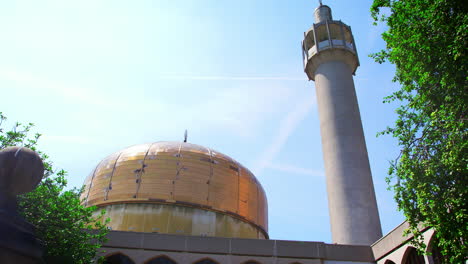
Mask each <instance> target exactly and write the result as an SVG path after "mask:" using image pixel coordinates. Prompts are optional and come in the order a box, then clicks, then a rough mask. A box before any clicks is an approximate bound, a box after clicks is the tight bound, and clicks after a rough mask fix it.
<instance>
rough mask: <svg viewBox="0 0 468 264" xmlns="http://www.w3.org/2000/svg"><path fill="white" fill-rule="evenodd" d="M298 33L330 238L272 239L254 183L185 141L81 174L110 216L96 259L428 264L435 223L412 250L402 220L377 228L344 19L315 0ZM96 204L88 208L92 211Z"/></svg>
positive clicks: (263, 199)
mask: <svg viewBox="0 0 468 264" xmlns="http://www.w3.org/2000/svg"><path fill="white" fill-rule="evenodd" d="M314 15H315V23H314V24H313V26H312V27H311V29H309V30H308V31H307V32H305V34H304V41H303V45H302V47H303V57H304V71H305V73H306V75H307V76H308V78H309V80H313V81H315V86H316V91H317V100H318V107H319V116H320V129H321V135H322V149H323V155H324V162H325V170H326V179H327V193H328V201H329V211H330V221H331V228H332V241H333V244H327V243H323V242H304V241H283V240H271V239H269V236H268V202H267V194H266V193H265V191H264V189H263V187H262V185H261V184H260V182H259V181H258V180H257V179H256V178H255V176H254V175H253V173H252V172H250V171H249V169H247V168H246V167H244V166H242V165H241V164H240V163H239V162H237V161H236V160H234V159H233V158H231V157H229V156H227V155H224V154H222V153H221V152H218V151H216V150H212V149H210V148H206V147H203V146H199V145H195V144H190V143H187V142H155V143H150V144H141V145H135V146H131V147H129V148H126V149H124V150H121V151H118V152H116V153H113V154H111V155H109V156H108V157H106V158H104V159H103V160H102V161H101V162H100V163H99V164H98V165H97V166H96V168H95V169H94V170H93V171H92V172H91V174H90V175H89V176H88V177H87V178H86V180H85V186H86V187H85V188H86V189H85V191H84V192H83V194H82V200H83V203H84V204H85V205H87V206H97V207H98V208H99V210H100V209H105V211H106V215H105V216H104V217H105V218H107V217H108V218H110V222H109V223H108V227H109V229H110V232H109V234H108V239H109V240H108V242H106V243H105V244H104V245H103V247H102V252H101V253H100V254H101V255H102V256H104V257H105V263H113V264H117V263H122V264H133V263H137V264H176V263H178V264H192V263H193V264H213V263H218V264H221V263H222V264H224V263H226V264H267V263H268V264H270V263H271V264H364V263H379V264H392V263H417V264H419V263H430V264H432V263H434V264H437V263H439V262H440V254H439V253H438V250H437V248H436V247H435V246H432V244H434V243H433V237H434V232H433V230H431V229H427V230H424V239H425V242H426V244H427V245H428V247H427V250H428V251H430V252H433V254H432V256H419V255H418V254H417V252H416V250H415V249H414V248H413V247H411V245H410V244H409V243H408V242H409V241H410V240H411V237H405V236H403V231H404V230H405V229H406V228H407V224H406V223H403V224H401V225H399V226H398V227H396V228H395V229H394V230H392V231H391V232H390V233H388V234H387V235H385V236H382V231H381V227H380V219H379V214H378V209H377V203H376V199H375V193H374V187H373V183H372V176H371V171H370V166H369V160H368V154H367V149H366V144H365V139H364V133H363V129H362V124H361V119H360V114H359V107H358V103H357V99H356V92H355V88H354V82H353V75H354V73H355V71H356V68H357V67H358V66H359V59H358V55H357V49H356V44H355V42H354V38H353V34H352V32H351V28H350V27H349V26H348V25H346V24H344V23H343V22H341V21H336V20H333V18H332V13H331V9H330V8H329V7H328V6H326V5H322V4H320V6H319V7H318V8H317V9H316V10H315V13H314ZM98 213H99V212H96V215H97V214H98Z"/></svg>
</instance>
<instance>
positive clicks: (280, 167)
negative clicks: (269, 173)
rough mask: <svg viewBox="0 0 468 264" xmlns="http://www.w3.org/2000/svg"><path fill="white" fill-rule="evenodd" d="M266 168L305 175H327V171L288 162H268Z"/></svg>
mask: <svg viewBox="0 0 468 264" xmlns="http://www.w3.org/2000/svg"><path fill="white" fill-rule="evenodd" d="M265 168H267V169H273V170H278V171H283V172H287V173H294V174H304V175H309V176H314V177H324V176H325V173H324V172H323V171H321V170H313V169H307V168H301V167H295V166H292V165H288V164H268V165H267V166H265Z"/></svg>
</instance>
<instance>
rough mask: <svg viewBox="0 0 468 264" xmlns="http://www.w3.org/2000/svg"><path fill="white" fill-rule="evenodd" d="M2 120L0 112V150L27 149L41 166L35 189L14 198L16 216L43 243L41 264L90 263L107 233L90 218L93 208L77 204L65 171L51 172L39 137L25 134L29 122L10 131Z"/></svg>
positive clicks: (3, 117) (78, 190)
mask: <svg viewBox="0 0 468 264" xmlns="http://www.w3.org/2000/svg"><path fill="white" fill-rule="evenodd" d="M5 120H6V117H5V116H4V115H3V114H2V113H1V112H0V149H3V148H6V147H8V146H24V147H27V148H30V149H32V150H34V151H36V152H38V153H39V155H40V156H41V158H42V160H43V162H44V165H45V172H44V177H43V179H42V181H41V183H40V184H39V186H38V187H37V188H36V189H35V190H34V191H32V192H30V193H27V194H24V195H21V196H20V197H19V199H18V204H19V210H20V213H21V214H22V215H23V216H24V217H25V219H26V220H27V221H28V222H30V223H32V224H33V225H34V226H35V227H36V235H37V237H38V238H39V239H40V240H42V241H43V243H44V244H45V247H46V250H45V258H44V260H45V262H46V263H91V262H92V261H93V259H94V258H95V257H96V253H97V249H98V248H99V247H100V246H101V244H102V243H103V242H104V241H105V236H106V234H107V229H106V227H105V226H104V225H103V224H102V223H101V221H98V219H96V218H94V217H93V216H92V213H93V211H95V210H96V208H95V207H87V208H86V207H84V206H82V205H81V204H80V198H79V197H80V193H81V192H82V191H83V188H82V189H77V188H73V189H69V190H67V189H66V186H67V180H66V172H65V171H64V170H60V171H56V170H54V169H53V166H52V165H53V164H52V162H50V160H49V157H48V156H47V155H46V154H44V153H43V152H41V151H38V150H37V148H36V146H37V141H38V139H39V138H40V136H41V135H40V134H35V135H34V136H33V137H30V136H29V135H28V133H30V130H31V128H32V127H33V124H32V123H29V124H26V125H23V124H21V123H16V124H15V125H14V126H13V129H11V130H5V129H4V128H3V127H2V125H4V123H5ZM90 229H95V230H94V231H93V232H90V231H89V230H90Z"/></svg>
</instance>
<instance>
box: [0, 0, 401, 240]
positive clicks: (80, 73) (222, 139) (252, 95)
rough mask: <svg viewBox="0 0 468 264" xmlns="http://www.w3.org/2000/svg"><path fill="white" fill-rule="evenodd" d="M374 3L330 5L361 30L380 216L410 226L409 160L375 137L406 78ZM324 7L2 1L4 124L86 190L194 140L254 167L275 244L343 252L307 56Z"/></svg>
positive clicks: (158, 0) (359, 76)
mask: <svg viewBox="0 0 468 264" xmlns="http://www.w3.org/2000/svg"><path fill="white" fill-rule="evenodd" d="M371 2H372V1H371V0H361V1H349V0H348V1H345V0H336V1H331V0H329V1H324V4H328V5H329V6H330V7H331V8H332V10H333V16H334V19H336V20H342V21H343V22H345V23H347V24H348V25H350V26H351V27H352V30H353V33H354V37H355V40H356V44H357V49H358V53H359V56H360V62H361V67H360V68H358V70H357V73H356V76H355V79H354V80H355V85H356V91H357V95H358V100H359V103H360V110H361V116H362V120H363V126H364V132H365V135H366V141H367V147H368V150H369V156H370V162H371V168H372V173H373V177H374V183H375V189H376V194H377V200H378V206H379V211H380V217H381V220H382V227H383V231H384V233H387V232H388V231H390V230H391V229H392V228H394V227H395V226H396V225H397V224H399V223H400V222H401V221H402V220H403V217H402V216H401V214H400V213H398V212H397V211H396V205H395V203H394V202H393V198H392V197H393V195H392V193H391V192H389V191H387V190H386V188H387V185H386V183H385V176H386V173H387V168H388V163H389V160H391V159H393V158H394V157H396V155H397V153H398V149H397V148H396V145H395V141H394V140H393V139H392V138H390V137H379V138H376V136H375V135H376V133H377V132H378V131H380V130H382V129H383V128H385V127H386V126H387V125H390V124H391V123H392V122H393V120H394V119H395V114H394V113H393V108H394V107H395V106H394V105H388V104H382V98H383V97H384V96H385V95H387V94H389V93H390V92H391V91H392V90H394V89H396V88H397V85H396V84H394V83H392V82H391V79H392V77H393V73H394V67H393V66H392V65H389V64H384V65H379V64H376V63H374V62H373V61H372V59H370V58H368V56H367V55H368V54H370V53H372V52H375V51H378V50H379V49H381V48H382V47H384V43H383V42H382V40H381V39H380V33H381V32H382V31H383V30H384V28H383V27H382V26H372V20H371V18H370V15H369V7H370V5H371ZM317 5H318V1H311V0H295V1H266V0H237V1H219V0H192V1H190V0H177V1H175V0H147V1H144V0H140V1H116V0H113V1H110V0H109V1H95V0H93V1H91V0H89V1H58V0H57V1H46V0H44V1H32V0H31V1H2V2H1V8H0V32H2V34H0V58H1V60H0V89H1V95H2V96H5V97H4V98H5V99H4V100H1V101H2V102H1V105H0V111H2V112H3V113H4V114H5V115H7V117H8V118H9V120H10V121H21V122H33V123H35V124H36V130H37V131H39V132H41V133H42V134H44V136H43V138H42V139H41V142H40V147H41V149H43V150H44V151H45V152H46V153H48V154H49V155H50V156H51V159H52V160H53V161H54V162H55V164H56V166H57V167H60V168H64V169H66V170H67V171H68V172H69V175H70V176H69V182H70V184H71V185H72V186H80V185H81V184H82V183H83V181H84V178H85V177H86V176H87V175H88V174H89V173H90V172H91V171H92V169H93V167H94V166H96V164H97V163H98V162H99V161H100V160H101V159H102V158H104V157H105V156H107V155H109V154H111V153H113V152H115V151H118V150H120V149H122V148H125V147H127V146H130V145H134V144H140V143H147V142H155V141H165V140H182V139H183V134H184V130H185V129H188V131H189V142H191V143H195V144H200V145H204V146H207V147H211V148H213V149H216V150H218V151H221V152H223V153H225V154H227V155H230V156H231V157H233V158H235V159H236V160H238V161H239V162H241V163H242V164H244V165H245V166H246V167H248V168H250V169H251V170H252V171H253V172H254V173H255V174H256V176H257V178H258V179H259V181H260V182H261V183H262V185H263V186H264V188H265V190H266V192H267V197H268V201H269V222H270V226H269V229H270V232H269V233H270V236H271V238H273V239H285V240H304V241H325V242H330V241H331V235H330V227H329V223H328V220H329V219H328V207H327V197H326V186H325V178H324V177H325V176H324V167H323V159H322V152H321V144H320V131H319V120H318V113H317V106H316V98H315V88H314V83H313V82H309V81H307V79H306V76H305V74H304V72H303V70H302V55H301V50H300V43H301V40H302V38H303V32H304V31H306V30H307V29H308V28H309V27H310V26H311V25H312V23H313V11H314V8H315V7H316V6H317Z"/></svg>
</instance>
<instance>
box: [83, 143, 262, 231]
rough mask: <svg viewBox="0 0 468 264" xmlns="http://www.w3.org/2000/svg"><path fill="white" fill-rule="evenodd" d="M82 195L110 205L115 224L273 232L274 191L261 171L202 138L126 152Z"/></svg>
mask: <svg viewBox="0 0 468 264" xmlns="http://www.w3.org/2000/svg"><path fill="white" fill-rule="evenodd" d="M82 200H83V201H84V203H85V204H86V205H89V206H92V205H96V206H98V207H100V208H104V209H106V214H107V216H109V217H110V219H111V222H110V223H109V227H111V228H112V229H114V230H122V231H137V232H161V233H174V234H187V235H206V236H222V237H243V238H268V234H267V231H268V222H267V221H268V205H267V200H266V195H265V191H264V190H263V188H262V186H261V185H260V183H259V182H258V181H257V179H256V178H255V176H254V175H253V174H252V173H251V172H250V171H249V170H248V169H247V168H245V167H244V166H242V165H241V164H239V163H238V162H236V161H235V160H233V159H231V158H230V157H228V156H226V155H224V154H221V153H219V152H217V151H214V150H212V149H209V148H205V147H202V146H198V145H194V144H189V143H183V142H156V143H149V144H142V145H135V146H132V147H129V148H126V149H124V150H122V151H118V152H116V153H114V154H112V155H110V156H108V157H107V158H105V159H104V160H103V161H101V162H100V163H99V164H98V165H97V167H96V169H95V170H94V171H93V172H92V173H91V174H90V175H89V176H88V178H87V179H86V181H85V191H84V192H83V194H82Z"/></svg>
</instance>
